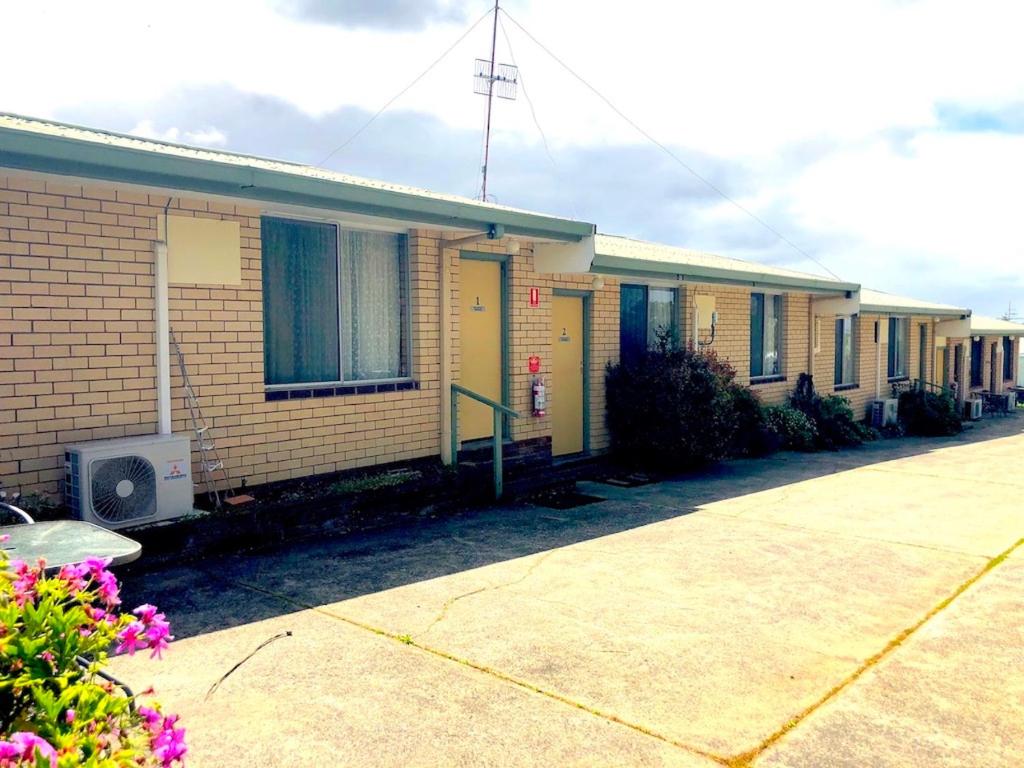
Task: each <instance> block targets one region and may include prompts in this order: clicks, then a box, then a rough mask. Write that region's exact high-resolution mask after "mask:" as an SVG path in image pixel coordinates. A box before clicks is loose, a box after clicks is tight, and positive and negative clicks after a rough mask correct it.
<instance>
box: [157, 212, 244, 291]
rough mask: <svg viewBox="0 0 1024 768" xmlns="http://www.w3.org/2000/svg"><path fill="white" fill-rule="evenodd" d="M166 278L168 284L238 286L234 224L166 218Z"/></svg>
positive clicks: (238, 243) (238, 259)
mask: <svg viewBox="0 0 1024 768" xmlns="http://www.w3.org/2000/svg"><path fill="white" fill-rule="evenodd" d="M167 278H168V281H169V282H171V283H198V284H200V285H241V284H242V247H241V233H240V229H239V224H238V222H237V221H220V220H217V219H194V218H186V217H184V216H168V217H167Z"/></svg>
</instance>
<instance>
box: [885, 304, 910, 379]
mask: <svg viewBox="0 0 1024 768" xmlns="http://www.w3.org/2000/svg"><path fill="white" fill-rule="evenodd" d="M893 323H899V324H900V325H902V326H903V331H904V333H903V344H902V346H897V347H896V349H897V354H898V356H899V357H898V359H899V361H900V362H902V364H903V366H902V367H903V370H902V371H895V370H893V356H894V353H893V338H894V334H893V327H894V326H893ZM887 331H888V333H887V347H888V349H887V350H886V352H887V354H886V369H885V371H886V378H887V379H888V381H904V380H905V379H909V378H910V318H909V317H907V316H906V315H898V316H894V317H890V318H889V327H888V328H887ZM896 335H897V336H898V334H896Z"/></svg>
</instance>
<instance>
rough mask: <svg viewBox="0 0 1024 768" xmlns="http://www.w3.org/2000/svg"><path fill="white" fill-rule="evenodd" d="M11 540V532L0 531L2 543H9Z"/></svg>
mask: <svg viewBox="0 0 1024 768" xmlns="http://www.w3.org/2000/svg"><path fill="white" fill-rule="evenodd" d="M10 540H11V534H9V533H0V544H5V543H7V542H8V541H10Z"/></svg>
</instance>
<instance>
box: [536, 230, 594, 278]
mask: <svg viewBox="0 0 1024 768" xmlns="http://www.w3.org/2000/svg"><path fill="white" fill-rule="evenodd" d="M593 262H594V237H593V235H588V236H587V237H584V238H582V239H581V240H579V241H577V242H571V243H552V242H538V243H534V245H533V271H534V272H536V273H537V274H541V275H545V274H557V273H560V272H561V273H569V274H581V273H586V272H589V271H590V265H591V264H592V263H593Z"/></svg>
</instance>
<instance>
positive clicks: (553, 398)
mask: <svg viewBox="0 0 1024 768" xmlns="http://www.w3.org/2000/svg"><path fill="white" fill-rule="evenodd" d="M165 208H166V210H167V212H168V213H169V214H171V215H174V216H195V217H201V218H211V219H220V220H230V221H236V222H238V224H239V227H240V233H241V249H242V250H241V258H242V283H241V285H239V286H223V285H189V284H172V285H171V286H170V290H169V303H170V321H171V325H172V328H173V329H174V330H175V332H176V333H177V335H178V338H179V341H180V343H181V347H182V350H183V352H184V354H185V358H186V361H187V364H188V367H189V374H190V377H191V379H192V383H193V385H194V387H195V390H196V394H197V396H198V397H199V400H200V403H201V405H202V408H203V412H204V415H205V416H206V417H207V419H208V421H210V422H211V424H212V429H213V432H214V433H215V439H216V442H217V446H218V449H219V451H220V453H221V457H222V458H223V459H224V461H225V465H226V467H227V469H228V471H229V474H230V477H231V480H232V483H233V484H235V485H236V486H237V485H238V484H239V483H240V482H241V481H242V479H244V480H245V481H246V482H247V483H248V484H250V485H253V484H259V483H264V482H271V481H276V480H284V479H290V478H295V477H301V476H304V475H309V474H314V473H325V472H333V471H337V470H343V469H350V468H356V467H363V466H369V465H374V464H382V463H388V462H396V461H405V460H409V459H414V458H419V457H426V456H434V455H437V454H438V453H439V446H440V407H441V397H440V382H441V359H440V333H441V320H440V318H441V307H440V302H441V296H440V264H441V262H440V258H441V257H440V247H441V241H440V233H439V232H437V231H431V230H414V231H412V232H410V234H409V273H410V285H411V299H412V303H411V308H412V309H411V311H412V318H411V325H412V350H413V361H412V362H413V378H414V380H415V381H416V382H417V383H418V385H419V389H417V390H409V391H403V392H388V393H378V394H368V395H347V396H335V397H327V398H308V399H300V400H294V399H293V400H284V401H271V402H268V401H267V400H266V395H265V387H264V384H263V381H264V371H263V303H262V270H261V261H260V259H261V251H260V218H259V217H260V214H261V213H262V212H263V211H262V210H261V208H260V207H259V206H258V205H257V204H252V205H246V206H238V207H236V206H235V205H232V204H229V203H225V202H221V201H218V200H213V199H203V198H202V197H200V196H197V197H194V198H188V199H180V198H177V197H175V198H169V197H167V196H165V195H152V194H147V193H145V192H140V191H136V190H129V189H125V188H115V187H113V186H103V185H96V186H84V187H83V186H80V185H71V184H67V183H63V182H62V181H59V180H52V181H47V180H42V178H41V177H31V178H29V177H20V176H18V177H16V176H10V177H6V176H0V481H2V482H3V484H4V485H5V486H7V487H11V488H20V489H22V490H42V491H45V492H55V491H57V490H58V487H59V481H60V479H61V478H62V475H63V456H62V454H63V446H64V445H66V444H67V443H70V442H74V441H84V440H93V439H100V438H113V437H123V436H128V435H137V434H148V433H153V432H155V431H156V421H157V414H156V407H157V406H156V381H155V375H156V369H155V343H154V339H153V334H154V319H153V312H154V294H153V291H154V277H153V268H154V263H153V245H154V242H155V241H156V240H157V237H158V220H159V218H160V217H162V216H163V214H164V211H165ZM474 249H475V250H485V251H487V250H490V251H492V252H497V253H504V251H505V243H504V242H498V243H493V244H487V243H484V244H480V245H478V246H474ZM508 278H509V284H508V288H509V302H508V303H509V325H510V327H509V345H510V348H509V366H510V401H511V402H510V404H511V406H512V407H513V408H515V409H516V410H517V411H519V412H520V413H522V414H523V418H522V419H519V420H516V421H514V423H513V425H512V437H513V439H515V440H517V441H520V440H528V439H534V438H547V437H550V434H551V423H550V422H551V420H550V417H544V418H534V417H533V416H532V415H531V405H532V401H531V383H532V378H533V376H532V374H530V373H529V372H528V370H527V359H528V357H529V356H530V355H539V356H540V358H541V360H542V372H541V374H542V375H543V376H544V377H545V380H546V383H547V385H548V393H549V411H550V409H551V408H557V407H559V403H558V384H557V382H555V381H552V377H551V340H552V336H551V334H552V329H551V297H552V294H553V291H554V290H555V288H564V289H572V290H579V291H587V292H589V296H590V324H591V350H590V355H591V356H590V361H591V365H590V371H589V374H590V395H591V399H590V437H591V442H590V447H591V449H592V450H594V451H596V452H599V451H601V450H604V449H605V448H606V447H607V445H608V435H607V429H606V426H605V416H604V409H605V400H604V368H605V365H606V364H607V362H608V361H610V360H617V358H618V343H619V328H618V326H619V300H618V284H617V283H616V281H614V280H607V281H606V285H605V287H604V288H603V289H601V290H599V291H593V290H592V285H591V277H589V276H576V275H537V274H535V273H534V271H533V255H532V252H531V250H530V248H529V244H528V243H527V244H525V245H524V247H523V248H522V249H521V251H520V253H519V254H517V255H516V256H511V257H509V260H508ZM450 283H451V295H450V300H451V301H452V306H453V307H458V306H459V304H458V290H459V282H458V259H457V258H456V259H454V260H453V263H452V265H451V267H450ZM530 287H537V288H539V289H540V294H541V302H540V307H539V308H530V307H528V301H527V298H528V290H529V288H530ZM450 339H451V351H452V358H453V360H452V362H453V372H452V373H453V380H454V381H458V373H459V366H460V364H461V361H460V360H459V329H458V312H457V311H454V312H453V313H452V328H451V329H450ZM174 363H175V361H172V374H173V375H172V429H173V430H174V431H175V432H181V433H189V432H190V430H191V424H190V423H189V421H188V412H187V410H186V408H185V400H184V394H183V391H182V387H181V380H180V377H179V376H178V375H177V366H176V364H174ZM195 458H196V457H195V456H194V459H195Z"/></svg>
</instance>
